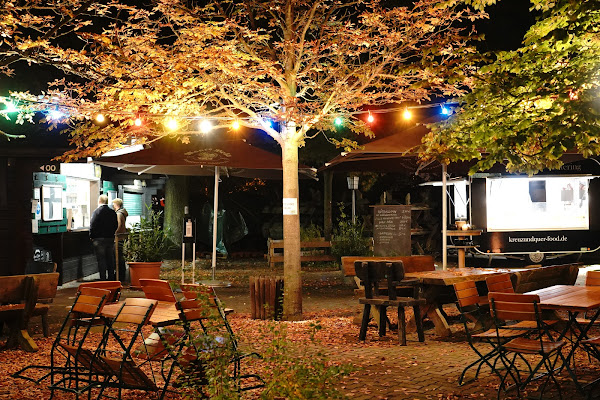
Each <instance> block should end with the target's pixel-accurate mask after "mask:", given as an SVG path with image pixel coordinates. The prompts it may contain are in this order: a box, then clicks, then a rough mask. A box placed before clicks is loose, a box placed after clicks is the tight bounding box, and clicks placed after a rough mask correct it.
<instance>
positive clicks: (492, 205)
mask: <svg viewBox="0 0 600 400" xmlns="http://www.w3.org/2000/svg"><path fill="white" fill-rule="evenodd" d="M589 179H590V178H588V177H544V178H488V179H487V184H486V188H487V189H486V190H487V197H486V199H487V225H488V226H487V227H488V231H490V232H494V231H496V232H497V231H535V230H564V229H573V230H576V229H580V230H586V229H589V204H588V187H589Z"/></svg>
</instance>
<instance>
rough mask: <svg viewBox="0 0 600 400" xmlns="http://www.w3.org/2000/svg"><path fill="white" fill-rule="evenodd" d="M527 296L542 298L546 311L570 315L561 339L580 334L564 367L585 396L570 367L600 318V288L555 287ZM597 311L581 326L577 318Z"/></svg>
mask: <svg viewBox="0 0 600 400" xmlns="http://www.w3.org/2000/svg"><path fill="white" fill-rule="evenodd" d="M526 294H536V295H538V296H539V297H540V308H542V309H546V310H563V311H567V312H568V314H569V321H568V323H567V326H566V327H565V329H564V330H563V332H562V334H561V338H562V337H563V336H564V335H565V334H566V333H567V332H571V331H572V328H576V329H577V330H578V331H579V333H578V334H576V335H575V340H574V342H573V346H571V350H570V351H569V354H568V355H567V357H566V358H565V361H564V363H563V366H562V367H561V368H566V369H567V371H568V372H569V375H570V376H571V378H572V379H573V382H574V383H575V386H576V387H577V389H578V390H579V391H580V392H581V393H582V394H584V388H583V386H582V385H581V384H580V383H579V382H578V380H577V376H576V374H575V371H574V370H573V369H572V368H571V367H570V366H569V363H570V361H571V358H572V357H573V356H574V354H575V350H577V349H578V348H579V347H580V343H581V341H582V340H584V339H587V338H588V336H587V332H588V331H589V329H590V328H591V327H592V326H593V325H594V322H595V321H596V319H597V318H598V316H600V286H570V285H554V286H550V287H547V288H543V289H538V290H533V291H531V292H527V293H526ZM592 310H596V312H595V313H594V316H593V317H592V318H590V319H589V321H588V323H587V324H586V325H583V326H582V325H581V324H580V323H579V322H578V321H577V316H578V315H579V313H581V312H587V311H592Z"/></svg>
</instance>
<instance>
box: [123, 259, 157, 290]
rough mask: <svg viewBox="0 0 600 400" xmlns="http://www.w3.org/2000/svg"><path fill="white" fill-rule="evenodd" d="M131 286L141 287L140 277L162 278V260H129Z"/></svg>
mask: <svg viewBox="0 0 600 400" xmlns="http://www.w3.org/2000/svg"><path fill="white" fill-rule="evenodd" d="M127 265H129V277H130V278H131V287H132V288H134V289H141V288H142V287H141V286H140V279H160V267H161V266H162V261H154V262H128V263H127Z"/></svg>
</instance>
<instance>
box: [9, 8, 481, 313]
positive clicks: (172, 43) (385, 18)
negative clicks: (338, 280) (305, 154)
mask: <svg viewBox="0 0 600 400" xmlns="http://www.w3.org/2000/svg"><path fill="white" fill-rule="evenodd" d="M474 1H475V2H477V3H485V2H487V1H489V0H474ZM5 3H7V7H4V9H3V11H2V12H0V14H1V15H2V16H1V17H0V28H1V29H2V32H3V40H2V44H1V46H0V68H3V71H4V72H8V73H9V72H10V70H9V68H10V66H11V65H12V64H13V63H14V62H15V61H16V60H26V61H28V62H39V63H45V64H51V65H54V66H56V67H57V68H59V69H60V70H61V71H63V72H65V73H67V74H69V75H74V76H76V77H78V78H82V79H69V80H67V79H60V80H57V81H55V82H53V83H52V85H51V88H50V90H49V92H48V93H47V94H45V95H43V96H34V95H32V94H28V93H20V94H15V99H16V100H18V101H19V102H20V104H19V110H20V113H21V114H20V116H21V117H20V118H21V119H23V118H25V119H26V118H28V117H30V116H31V115H32V114H33V113H35V112H36V111H38V112H39V111H40V110H41V111H43V112H44V113H46V115H47V116H48V119H49V120H51V121H52V122H53V123H56V122H67V121H70V122H72V123H73V124H74V125H73V129H72V130H71V132H70V135H71V138H72V144H73V145H74V146H75V148H74V149H73V150H72V151H70V152H68V153H67V154H65V159H67V160H70V159H73V158H76V157H81V156H98V155H100V154H102V153H103V152H105V151H107V150H109V149H112V148H114V147H118V146H119V145H122V144H125V143H128V141H129V140H130V139H131V138H138V139H142V140H143V139H153V138H156V137H160V136H165V135H169V136H172V137H175V138H176V139H177V140H181V141H184V142H185V141H187V140H188V137H189V135H190V134H199V133H201V132H202V127H199V126H198V122H199V121H200V120H204V119H209V120H211V121H213V125H214V127H215V128H226V129H227V130H229V129H231V127H232V126H233V124H237V125H240V126H245V127H247V128H255V129H260V130H263V131H264V132H266V133H267V134H268V135H269V136H271V137H272V138H273V139H274V140H275V141H276V142H277V143H278V144H279V145H280V146H281V148H282V154H283V176H284V180H283V198H284V202H285V201H286V200H292V201H291V202H289V203H288V204H292V209H293V208H294V207H293V204H296V207H297V198H298V175H297V174H298V147H300V146H302V145H303V144H304V141H305V140H306V139H308V138H310V137H311V136H313V135H315V134H317V133H318V132H324V131H327V130H330V129H331V128H332V127H333V121H334V119H335V118H336V117H343V119H344V122H343V123H344V126H345V127H347V128H349V129H351V130H353V131H355V132H362V133H367V134H368V133H369V129H368V126H367V125H366V124H365V123H364V121H363V119H362V118H361V113H364V112H365V107H368V106H377V105H385V104H390V103H403V102H407V101H411V102H421V101H427V100H430V99H432V98H434V97H435V96H444V97H448V96H457V95H461V94H464V93H465V92H466V91H467V90H468V89H469V87H470V86H471V81H470V79H469V78H468V75H469V72H470V71H469V68H470V67H469V63H468V62H466V60H467V59H468V58H469V57H471V56H472V55H473V49H472V48H470V47H469V46H468V41H469V40H470V37H469V34H470V33H471V25H472V23H473V21H474V20H476V19H477V18H481V17H484V16H485V14H484V13H483V12H481V11H477V10H473V9H471V8H470V7H467V6H465V2H464V1H459V0H416V1H407V2H402V3H403V4H406V5H405V6H394V7H388V6H386V4H387V3H386V2H385V1H383V0H355V1H341V0H286V1H276V0H245V1H242V0H222V1H205V2H197V1H193V0H187V1H186V0H155V1H153V2H151V3H148V5H144V3H143V2H134V1H132V2H122V1H117V0H109V1H105V2H95V1H91V0H90V1H81V0H65V1H62V0H61V1H58V0H51V1H46V0H7V1H5ZM100 112H101V113H102V114H103V115H104V116H105V118H107V120H106V121H105V122H103V123H98V122H94V121H93V119H94V116H95V115H96V114H97V113H100ZM59 113H60V114H59ZM135 120H139V121H140V122H142V120H143V122H142V123H141V126H139V127H138V126H136V125H135V124H134V121H135ZM82 121H83V122H82ZM237 125H236V126H237ZM219 134H227V133H226V132H219ZM284 237H285V238H286V242H285V245H286V248H285V252H284V269H285V271H284V278H285V290H286V293H285V303H284V313H285V314H286V315H288V316H290V315H294V314H296V315H297V314H299V313H301V295H300V294H301V290H300V287H301V285H300V247H299V246H300V240H299V216H298V212H297V210H296V212H295V213H294V212H293V210H292V212H291V213H290V214H288V215H284Z"/></svg>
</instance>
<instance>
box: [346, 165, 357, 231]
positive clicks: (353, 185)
mask: <svg viewBox="0 0 600 400" xmlns="http://www.w3.org/2000/svg"><path fill="white" fill-rule="evenodd" d="M358 179H359V178H358V176H356V175H350V176H348V177H347V178H346V180H347V181H348V189H350V190H352V225H354V224H355V223H356V189H358Z"/></svg>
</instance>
